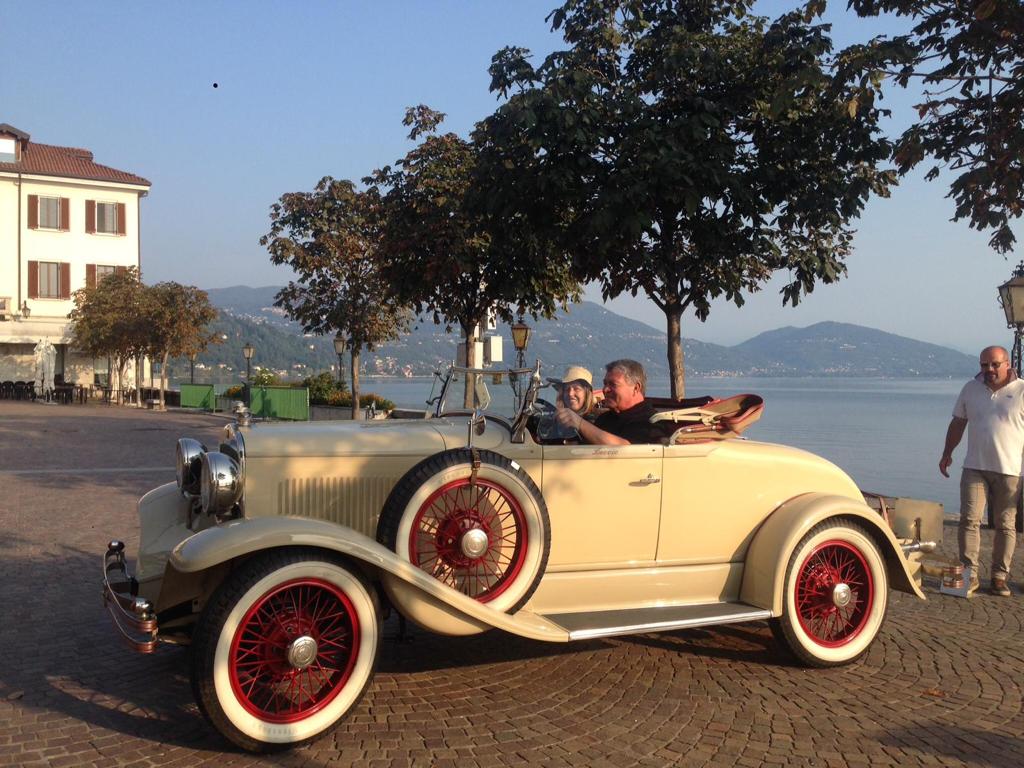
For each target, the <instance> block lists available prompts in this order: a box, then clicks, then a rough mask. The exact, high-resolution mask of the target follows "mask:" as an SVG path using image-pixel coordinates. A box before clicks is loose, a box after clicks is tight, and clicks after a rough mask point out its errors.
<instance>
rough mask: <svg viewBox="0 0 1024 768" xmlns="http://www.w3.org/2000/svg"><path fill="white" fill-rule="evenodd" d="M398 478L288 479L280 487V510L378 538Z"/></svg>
mask: <svg viewBox="0 0 1024 768" xmlns="http://www.w3.org/2000/svg"><path fill="white" fill-rule="evenodd" d="M397 482H398V478H395V477H359V478H354V477H307V478H292V479H288V480H285V481H283V482H282V483H281V485H280V486H279V491H278V511H279V513H280V514H282V515H298V516H300V517H312V518H316V519H318V520H329V521H330V522H332V523H338V524H339V525H345V526H348V527H349V528H353V529H354V530H357V531H359V532H360V533H363V534H366V535H367V536H371V537H372V536H375V535H376V533H377V519H378V518H379V517H380V510H381V507H383V506H384V501H385V499H387V496H388V494H389V493H390V492H391V489H392V488H393V487H394V486H395V483H397Z"/></svg>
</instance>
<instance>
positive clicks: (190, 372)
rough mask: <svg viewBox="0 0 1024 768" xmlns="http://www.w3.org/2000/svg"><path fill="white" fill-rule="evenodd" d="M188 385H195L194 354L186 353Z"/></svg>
mask: <svg viewBox="0 0 1024 768" xmlns="http://www.w3.org/2000/svg"><path fill="white" fill-rule="evenodd" d="M188 383H189V384H195V383H196V353H195V352H189V353H188Z"/></svg>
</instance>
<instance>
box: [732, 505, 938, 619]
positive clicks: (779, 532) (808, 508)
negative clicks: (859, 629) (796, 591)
mask: <svg viewBox="0 0 1024 768" xmlns="http://www.w3.org/2000/svg"><path fill="white" fill-rule="evenodd" d="M837 517H843V518H848V519H849V518H852V519H855V520H856V521H857V522H858V523H861V524H862V525H863V526H864V527H865V528H866V529H867V531H868V533H870V534H871V535H872V537H873V538H874V540H875V543H876V544H877V545H878V548H879V551H880V552H881V553H882V557H883V558H885V563H886V566H887V570H888V573H889V582H890V584H891V586H892V588H893V589H896V590H899V591H900V592H907V593H909V594H912V595H917V596H918V597H920V598H921V599H922V600H925V599H926V598H925V596H924V593H923V592H922V591H921V588H920V587H919V586H918V585H917V581H916V580H915V578H914V575H913V573H912V572H911V570H910V568H909V566H908V563H907V559H906V558H905V557H904V556H903V550H902V549H901V548H900V544H899V541H897V540H896V537H895V536H894V535H893V533H892V531H891V530H890V529H889V527H888V526H887V525H886V524H885V522H884V521H883V520H882V519H881V518H880V517H879V516H878V513H876V512H875V511H874V510H873V509H871V508H870V507H869V506H867V505H866V504H858V503H857V501H855V500H854V499H851V498H849V497H846V496H832V495H829V494H824V493H807V494H804V495H802V496H797V497H796V498H793V499H790V500H789V501H787V502H785V503H784V504H782V505H781V506H780V507H779V508H778V509H776V510H775V511H774V512H773V513H772V514H771V515H770V516H769V517H768V519H767V520H765V522H764V523H763V524H762V525H761V527H760V528H759V529H758V531H757V533H756V534H755V535H754V540H753V541H752V542H751V544H750V549H749V550H748V551H747V560H746V565H745V566H744V568H743V584H742V586H741V587H740V600H742V601H743V602H745V603H748V604H750V605H754V606H757V607H758V608H767V609H768V610H770V611H771V612H772V614H773V615H774V616H780V615H782V594H783V587H784V582H785V578H786V568H787V567H788V565H789V558H790V556H791V555H792V553H793V550H794V549H795V548H796V545H797V544H798V543H799V542H800V540H801V539H803V537H804V536H806V535H807V532H808V531H810V530H811V528H813V527H814V526H816V525H817V524H818V523H820V522H822V521H824V520H828V519H831V518H837Z"/></svg>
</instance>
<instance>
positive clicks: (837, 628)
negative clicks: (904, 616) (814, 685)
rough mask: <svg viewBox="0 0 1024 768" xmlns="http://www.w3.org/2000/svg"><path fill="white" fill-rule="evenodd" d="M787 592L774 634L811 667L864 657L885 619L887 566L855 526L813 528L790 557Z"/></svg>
mask: <svg viewBox="0 0 1024 768" xmlns="http://www.w3.org/2000/svg"><path fill="white" fill-rule="evenodd" d="M784 589H785V593H784V595H783V601H782V603H783V604H782V609H783V610H782V616H780V617H779V618H778V619H774V620H773V626H772V629H773V632H774V633H775V634H776V637H780V636H781V639H782V640H784V641H785V643H786V645H787V646H788V647H789V649H790V650H791V651H792V652H793V654H794V655H795V656H796V657H797V658H798V659H799V660H800V661H802V662H803V663H805V664H808V665H810V666H814V667H832V666H838V665H841V664H848V663H850V662H852V661H854V660H856V659H858V658H860V657H861V656H862V655H863V654H864V653H865V652H866V651H867V649H868V647H869V646H870V645H871V642H872V641H873V640H874V639H875V637H876V636H877V635H878V632H879V630H880V629H881V627H882V622H883V621H884V620H885V611H886V607H887V604H888V596H889V587H888V580H887V576H886V571H885V563H884V561H883V560H882V556H881V554H880V553H879V551H878V547H877V546H876V545H875V542H874V541H873V540H872V539H871V537H870V536H869V535H868V533H867V532H866V531H865V530H864V529H863V528H861V527H860V526H859V525H856V524H853V523H847V522H839V521H833V522H824V523H820V524H818V525H817V526H815V527H814V528H813V529H811V531H810V532H809V533H808V534H807V535H806V536H805V537H804V538H803V539H802V540H801V542H800V543H799V544H798V545H797V547H796V549H795V550H794V551H793V554H792V555H791V556H790V559H789V565H788V567H787V568H786V580H785V587H784Z"/></svg>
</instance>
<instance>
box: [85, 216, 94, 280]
mask: <svg viewBox="0 0 1024 768" xmlns="http://www.w3.org/2000/svg"><path fill="white" fill-rule="evenodd" d="M85 231H86V232H88V233H89V234H90V235H93V234H95V233H96V201H95V200H86V201H85ZM94 271H95V270H94Z"/></svg>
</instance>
